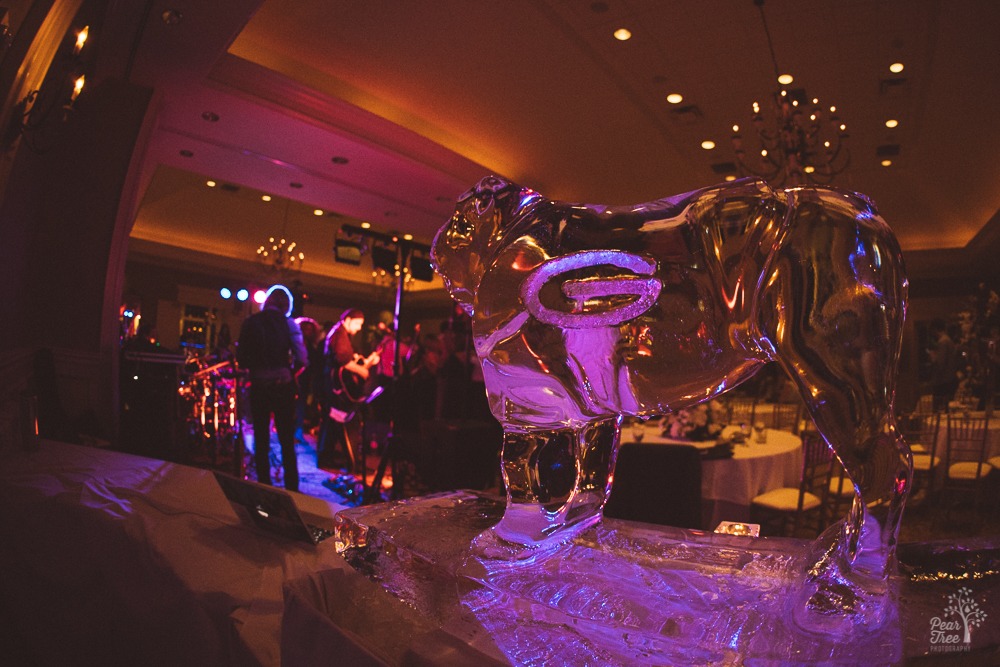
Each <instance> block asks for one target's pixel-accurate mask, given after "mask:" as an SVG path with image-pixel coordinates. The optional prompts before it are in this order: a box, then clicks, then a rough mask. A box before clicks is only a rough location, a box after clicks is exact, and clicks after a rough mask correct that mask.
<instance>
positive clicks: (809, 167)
mask: <svg viewBox="0 0 1000 667" xmlns="http://www.w3.org/2000/svg"><path fill="white" fill-rule="evenodd" d="M802 171H804V172H806V173H807V174H811V173H813V172H814V171H816V167H814V166H812V165H811V164H807V165H806V166H805V167H803V168H802Z"/></svg>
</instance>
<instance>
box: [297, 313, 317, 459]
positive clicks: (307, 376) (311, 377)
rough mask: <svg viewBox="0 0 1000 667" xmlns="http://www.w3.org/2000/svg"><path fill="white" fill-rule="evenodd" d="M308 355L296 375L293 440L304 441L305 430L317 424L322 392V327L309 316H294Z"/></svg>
mask: <svg viewBox="0 0 1000 667" xmlns="http://www.w3.org/2000/svg"><path fill="white" fill-rule="evenodd" d="M295 322H296V324H298V325H299V328H300V329H301V330H302V339H303V340H304V342H305V345H306V352H307V353H308V355H309V365H308V366H306V367H305V368H303V369H301V370H300V371H299V374H298V376H297V378H296V379H297V384H298V398H297V400H296V401H295V440H296V442H305V432H306V431H307V430H309V429H311V428H313V427H315V426H316V425H317V424H318V418H317V417H318V415H319V409H318V401H319V399H320V396H321V395H322V393H323V328H322V327H321V326H320V324H319V322H317V321H316V320H314V319H312V318H311V317H296V318H295Z"/></svg>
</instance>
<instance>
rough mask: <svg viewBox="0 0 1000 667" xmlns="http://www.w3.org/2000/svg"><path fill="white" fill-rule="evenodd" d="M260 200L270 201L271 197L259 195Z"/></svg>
mask: <svg viewBox="0 0 1000 667" xmlns="http://www.w3.org/2000/svg"><path fill="white" fill-rule="evenodd" d="M260 198H261V199H262V200H264V201H271V195H261V196H260Z"/></svg>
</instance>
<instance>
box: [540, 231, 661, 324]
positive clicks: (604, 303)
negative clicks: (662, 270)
mask: <svg viewBox="0 0 1000 667" xmlns="http://www.w3.org/2000/svg"><path fill="white" fill-rule="evenodd" d="M602 267H617V268H619V269H625V270H626V271H630V272H632V274H633V275H629V274H617V275H614V276H612V277H600V276H595V277H589V278H570V279H568V280H566V281H565V282H563V283H562V294H563V296H564V297H566V298H567V299H569V300H570V301H572V302H573V307H572V311H570V312H567V311H565V310H559V309H557V308H552V307H549V306H547V305H545V304H544V303H542V288H544V287H545V285H546V284H548V283H549V282H550V281H552V280H553V279H556V278H558V277H559V276H563V275H566V274H569V273H570V272H573V273H579V272H580V271H581V270H582V269H595V271H599V270H600V269H601V268H602ZM655 271H656V262H655V261H653V260H651V259H648V258H646V257H641V256H639V255H633V254H631V253H627V252H623V251H620V250H584V251H581V252H576V253H573V254H570V255H563V256H561V257H556V258H554V259H550V260H548V261H547V262H543V263H542V264H541V265H539V266H538V267H537V268H536V269H535V270H534V271H532V272H531V274H529V275H528V277H527V278H525V280H524V282H523V283H522V284H521V300H522V301H523V302H524V306H525V308H526V309H527V310H528V312H529V313H531V314H532V315H533V316H534V317H535V318H536V319H538V320H539V321H540V322H544V323H545V324H550V325H552V326H557V327H562V328H565V329H592V328H596V327H606V326H616V325H619V324H621V323H622V322H627V321H628V320H631V319H634V318H636V317H638V316H640V315H642V314H643V313H645V312H646V311H647V310H649V309H650V307H652V306H653V304H655V303H656V299H657V298H658V297H659V296H660V290H661V289H662V287H663V284H662V283H661V282H660V280H659V278H656V277H653V276H652V274H653V273H654V272H655ZM642 276H650V277H642Z"/></svg>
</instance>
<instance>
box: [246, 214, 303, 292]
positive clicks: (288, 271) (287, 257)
mask: <svg viewBox="0 0 1000 667" xmlns="http://www.w3.org/2000/svg"><path fill="white" fill-rule="evenodd" d="M291 204H292V201H291V200H290V199H289V200H286V202H285V216H284V220H283V221H282V224H281V236H277V237H275V236H270V237H268V239H267V243H263V244H261V245H260V246H259V247H258V248H257V259H258V261H260V263H261V264H263V265H264V266H265V267H266V268H267V269H268V271H270V272H272V273H275V274H278V275H279V276H282V277H285V276H290V275H295V274H298V273H301V271H302V264H303V263H304V262H305V260H306V255H305V253H303V252H302V251H296V249H295V245H296V244H295V241H289V240H288V237H287V236H286V232H287V231H288V209H289V208H290V207H291Z"/></svg>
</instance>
